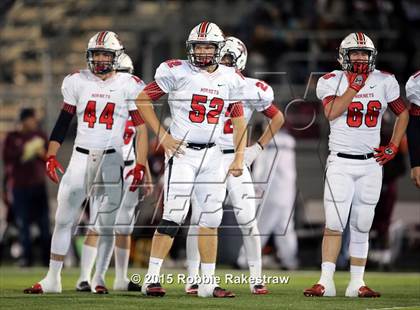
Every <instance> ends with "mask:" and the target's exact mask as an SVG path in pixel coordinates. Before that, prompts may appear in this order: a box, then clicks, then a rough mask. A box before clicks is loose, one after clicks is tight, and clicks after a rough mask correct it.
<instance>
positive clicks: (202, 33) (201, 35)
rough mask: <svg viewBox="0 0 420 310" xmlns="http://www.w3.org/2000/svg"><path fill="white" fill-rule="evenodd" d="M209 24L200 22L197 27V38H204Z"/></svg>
mask: <svg viewBox="0 0 420 310" xmlns="http://www.w3.org/2000/svg"><path fill="white" fill-rule="evenodd" d="M209 25H210V23H209V22H202V23H201V24H200V27H199V28H198V37H199V38H205V37H206V35H207V31H208V28H209Z"/></svg>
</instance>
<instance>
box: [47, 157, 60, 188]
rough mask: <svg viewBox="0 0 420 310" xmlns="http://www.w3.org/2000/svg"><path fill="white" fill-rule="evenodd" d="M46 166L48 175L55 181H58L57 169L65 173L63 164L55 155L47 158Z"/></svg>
mask: <svg viewBox="0 0 420 310" xmlns="http://www.w3.org/2000/svg"><path fill="white" fill-rule="evenodd" d="M45 168H46V172H47V175H48V177H49V178H50V179H51V180H52V181H53V182H54V183H58V181H59V179H58V175H57V171H56V169H58V171H60V172H61V173H64V168H63V166H61V164H60V163H59V162H58V160H57V158H56V157H55V155H51V156H49V157H48V158H47V161H46V162H45Z"/></svg>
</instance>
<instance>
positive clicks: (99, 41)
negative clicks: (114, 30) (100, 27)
mask: <svg viewBox="0 0 420 310" xmlns="http://www.w3.org/2000/svg"><path fill="white" fill-rule="evenodd" d="M107 33H108V32H107V31H102V32H101V33H100V34H99V35H98V38H97V39H96V45H103V44H104V39H105V36H106V34H107Z"/></svg>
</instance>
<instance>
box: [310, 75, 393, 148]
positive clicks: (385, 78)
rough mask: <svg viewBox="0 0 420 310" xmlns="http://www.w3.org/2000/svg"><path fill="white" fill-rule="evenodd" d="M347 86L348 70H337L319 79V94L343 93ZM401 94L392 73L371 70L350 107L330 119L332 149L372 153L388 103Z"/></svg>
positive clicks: (334, 94) (320, 96)
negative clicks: (346, 71) (346, 73)
mask: <svg viewBox="0 0 420 310" xmlns="http://www.w3.org/2000/svg"><path fill="white" fill-rule="evenodd" d="M347 88H348V81H347V77H346V75H345V73H344V72H343V71H341V70H335V71H333V72H331V73H328V74H326V75H324V76H323V77H321V78H320V79H319V80H318V84H317V87H316V94H317V97H318V98H319V99H320V100H324V99H325V98H327V97H330V96H341V95H343V93H344V92H345V91H346V90H347ZM399 97H400V86H399V85H398V82H397V80H396V79H395V77H394V75H393V74H390V73H387V72H383V71H379V70H374V71H373V72H371V73H370V74H369V77H368V79H367V80H366V83H365V86H364V87H363V88H362V89H361V90H360V91H359V92H358V93H357V94H356V96H354V98H353V102H352V103H350V105H349V107H348V109H347V111H345V112H344V113H343V114H342V115H340V116H339V117H337V118H336V119H334V120H332V121H330V136H329V145H328V146H329V149H330V151H331V152H332V153H346V154H352V155H357V154H367V153H372V152H373V149H374V148H376V147H378V146H379V142H380V131H381V121H382V116H383V114H384V112H385V110H386V108H387V107H388V103H389V102H392V101H394V100H396V99H398V98H399ZM333 104H334V103H333Z"/></svg>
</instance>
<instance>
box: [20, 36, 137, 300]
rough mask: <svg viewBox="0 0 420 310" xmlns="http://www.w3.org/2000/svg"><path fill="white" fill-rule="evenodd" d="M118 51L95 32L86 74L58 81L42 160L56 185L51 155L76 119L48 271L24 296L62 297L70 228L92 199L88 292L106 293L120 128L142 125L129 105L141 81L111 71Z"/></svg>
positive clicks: (118, 189)
mask: <svg viewBox="0 0 420 310" xmlns="http://www.w3.org/2000/svg"><path fill="white" fill-rule="evenodd" d="M122 52H123V46H122V44H121V42H120V40H119V39H118V36H117V35H116V34H115V33H114V32H111V31H102V32H99V33H97V34H96V35H95V36H93V37H92V38H91V39H90V40H89V43H88V48H87V52H86V58H87V63H88V68H89V69H86V70H80V71H78V72H76V73H73V74H70V75H68V76H67V77H66V78H65V79H64V81H63V85H62V88H61V91H62V94H63V99H64V105H63V108H62V110H61V113H60V115H59V117H58V120H57V122H56V124H55V127H54V129H53V131H52V133H51V137H50V142H49V146H48V151H47V160H46V171H47V175H48V176H49V177H50V179H51V180H52V181H54V182H55V183H58V182H59V178H58V175H57V170H59V171H60V172H61V173H64V169H63V168H62V166H61V164H60V163H59V162H58V160H57V159H56V154H57V152H58V150H59V148H60V146H61V143H62V142H63V140H64V137H65V134H66V132H67V129H68V127H69V125H70V122H71V119H72V118H73V116H74V115H75V114H76V115H77V134H76V139H75V142H74V150H73V153H72V156H71V159H70V162H69V165H68V167H67V170H66V172H65V173H64V175H63V178H62V180H61V182H60V186H59V189H58V197H57V201H58V207H57V212H56V216H55V228H54V233H53V236H52V242H51V258H50V267H49V270H48V273H47V275H46V277H45V278H44V279H42V280H41V281H40V282H38V283H36V284H35V285H33V286H32V287H31V288H28V289H26V290H25V291H24V292H25V293H31V294H40V293H60V292H61V269H62V267H63V260H64V257H65V255H66V253H67V251H68V249H69V246H70V240H71V235H72V226H73V225H74V224H75V222H76V221H77V219H78V215H79V210H80V205H81V204H82V202H83V201H84V200H85V198H86V197H89V196H92V195H98V196H102V199H103V200H102V203H101V208H100V210H98V216H97V220H96V221H95V224H96V227H95V230H96V232H97V233H98V234H99V235H100V238H99V242H98V252H99V253H100V255H98V260H97V262H96V272H95V275H94V277H93V280H92V291H93V292H94V293H106V292H107V289H106V287H105V281H104V277H105V272H106V270H107V268H108V265H109V261H110V259H111V255H112V249H113V244H114V236H113V225H114V223H115V218H116V214H117V211H118V208H119V205H120V200H121V196H122V191H121V182H122V171H123V165H124V159H123V155H122V150H121V147H122V145H123V133H124V128H125V123H126V121H127V119H128V117H129V116H131V117H132V119H133V122H134V124H135V126H139V125H141V124H142V123H143V121H142V119H141V117H140V114H139V113H138V111H137V108H136V105H135V102H134V100H133V98H136V97H137V95H138V94H139V92H141V90H142V89H143V87H144V86H143V83H142V81H141V80H139V79H138V78H137V77H134V76H132V75H131V74H127V73H116V72H115V70H116V68H117V66H118V57H119V56H120V55H121V53H122ZM130 100H131V101H130ZM144 165H145V162H137V163H136V166H135V168H134V169H133V170H132V171H131V172H130V174H134V178H133V182H132V186H133V188H134V189H135V187H136V186H138V185H139V184H140V182H141V181H142V179H143V176H144V171H145V168H144Z"/></svg>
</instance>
